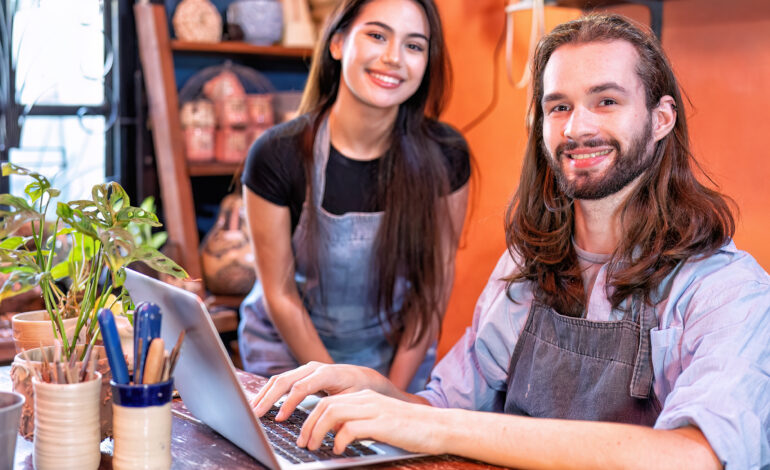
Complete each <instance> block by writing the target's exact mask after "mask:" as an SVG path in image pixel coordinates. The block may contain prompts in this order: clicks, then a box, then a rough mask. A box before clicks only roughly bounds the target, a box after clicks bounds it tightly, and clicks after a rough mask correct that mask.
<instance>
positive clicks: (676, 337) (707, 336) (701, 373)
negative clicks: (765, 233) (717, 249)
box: [651, 247, 770, 470]
mask: <svg viewBox="0 0 770 470" xmlns="http://www.w3.org/2000/svg"><path fill="white" fill-rule="evenodd" d="M728 248H730V247H728ZM667 303H668V305H667V308H665V311H666V312H665V313H667V314H668V316H667V317H665V318H663V319H662V321H661V326H660V328H658V329H656V330H655V331H653V332H652V334H651V339H652V351H653V364H654V367H655V369H656V381H657V382H658V383H657V384H656V386H655V387H656V393H657V394H658V396H659V398H664V400H662V401H663V410H662V412H661V414H660V416H659V417H658V420H657V422H656V423H655V427H656V428H658V429H673V428H678V427H682V426H687V425H693V426H697V427H698V428H699V429H700V430H701V432H703V434H704V436H705V437H706V439H707V440H708V441H709V444H710V445H711V447H712V448H713V450H714V452H715V453H716V455H717V456H718V457H719V459H720V460H721V461H722V463H723V464H724V465H725V467H726V468H727V469H728V470H730V469H760V468H770V278H768V275H767V273H765V272H764V271H763V270H762V269H761V268H760V267H759V265H758V264H757V263H756V262H755V261H754V260H753V258H751V257H750V256H748V255H747V254H745V253H743V252H738V251H737V250H734V248H733V249H731V250H728V251H726V252H722V253H720V254H718V255H715V256H714V257H711V258H710V259H707V260H704V261H700V262H698V263H693V264H691V265H690V266H689V267H688V269H686V270H685V271H684V272H683V273H681V275H680V276H678V278H677V280H676V281H675V287H674V289H673V291H672V295H671V297H669V300H668V302H667Z"/></svg>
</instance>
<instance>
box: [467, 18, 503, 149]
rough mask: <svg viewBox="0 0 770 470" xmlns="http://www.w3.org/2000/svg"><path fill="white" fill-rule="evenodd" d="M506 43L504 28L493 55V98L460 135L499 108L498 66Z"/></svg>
mask: <svg viewBox="0 0 770 470" xmlns="http://www.w3.org/2000/svg"><path fill="white" fill-rule="evenodd" d="M504 42H505V26H503V31H502V32H500V37H499V38H498V39H497V44H495V51H494V52H493V53H492V98H491V99H490V100H489V104H488V105H487V107H486V108H484V109H483V110H482V111H481V112H480V113H479V114H478V115H476V117H475V118H473V119H472V120H471V121H470V122H469V123H467V124H465V125H464V126H462V127H460V133H462V134H465V133H467V132H468V131H470V130H471V129H473V128H474V127H476V126H477V125H479V123H481V121H483V120H484V119H486V118H487V116H489V115H490V114H491V113H492V111H493V110H494V109H495V107H497V100H498V98H499V96H500V80H499V78H498V76H499V73H498V72H499V71H500V66H499V64H498V57H499V56H500V51H501V50H502V48H503V43H504Z"/></svg>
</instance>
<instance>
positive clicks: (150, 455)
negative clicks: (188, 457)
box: [112, 380, 174, 470]
mask: <svg viewBox="0 0 770 470" xmlns="http://www.w3.org/2000/svg"><path fill="white" fill-rule="evenodd" d="M173 391H174V382H173V380H167V381H165V382H159V383H154V384H142V385H129V384H116V383H115V382H112V396H113V397H115V399H114V401H113V404H112V408H113V415H114V416H115V446H114V448H113V453H112V468H113V469H114V470H167V469H168V468H171V398H172V393H173Z"/></svg>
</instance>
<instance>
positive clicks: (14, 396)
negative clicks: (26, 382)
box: [0, 390, 25, 469]
mask: <svg viewBox="0 0 770 470" xmlns="http://www.w3.org/2000/svg"><path fill="white" fill-rule="evenodd" d="M24 400H25V399H24V396H23V395H21V394H19V393H15V392H6V391H3V390H0V468H2V469H6V468H13V458H14V454H15V453H16V438H17V437H18V435H19V416H21V406H22V405H23V404H24Z"/></svg>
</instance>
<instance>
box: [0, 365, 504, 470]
mask: <svg viewBox="0 0 770 470" xmlns="http://www.w3.org/2000/svg"><path fill="white" fill-rule="evenodd" d="M9 374H10V366H4V367H0V390H10V389H11V379H10V375H9ZM238 375H239V378H240V379H241V382H242V383H243V386H244V389H245V391H246V394H247V395H248V396H249V397H251V396H253V395H256V393H257V391H259V389H260V387H262V385H263V384H264V383H265V379H263V378H262V377H258V376H255V375H252V374H248V373H245V372H239V374H238ZM171 410H172V424H171V460H172V463H171V468H172V469H174V470H181V469H188V468H206V469H212V470H213V469H228V470H250V469H264V468H266V467H265V466H263V465H262V464H260V463H259V462H258V461H257V460H255V459H254V458H252V457H251V456H250V455H248V454H246V453H245V452H243V451H242V450H240V449H239V448H238V447H236V446H235V445H233V444H231V443H230V442H229V441H228V440H227V439H225V438H223V437H222V436H220V435H219V434H217V433H216V432H214V431H213V430H212V429H211V428H209V427H208V426H206V425H205V424H203V423H202V422H200V421H198V420H197V419H195V417H193V416H192V414H190V412H189V411H188V410H187V408H185V406H184V403H182V401H181V400H175V401H174V402H173V403H172V405H171ZM32 451H33V445H32V442H29V441H26V440H24V439H23V438H21V437H19V438H18V439H17V440H16V460H15V465H14V469H15V470H33V469H34V467H33V466H32ZM101 451H102V460H101V463H100V465H99V469H100V470H112V440H111V439H105V440H104V441H102V443H101ZM367 468H372V469H401V470H406V469H410V470H432V469H438V468H449V469H463V470H485V469H496V468H499V467H495V466H492V465H487V464H483V463H480V462H475V461H469V460H466V459H463V458H460V457H455V456H451V455H440V456H433V457H420V458H414V459H408V460H402V461H399V462H391V463H385V464H377V465H372V466H370V467H367Z"/></svg>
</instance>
